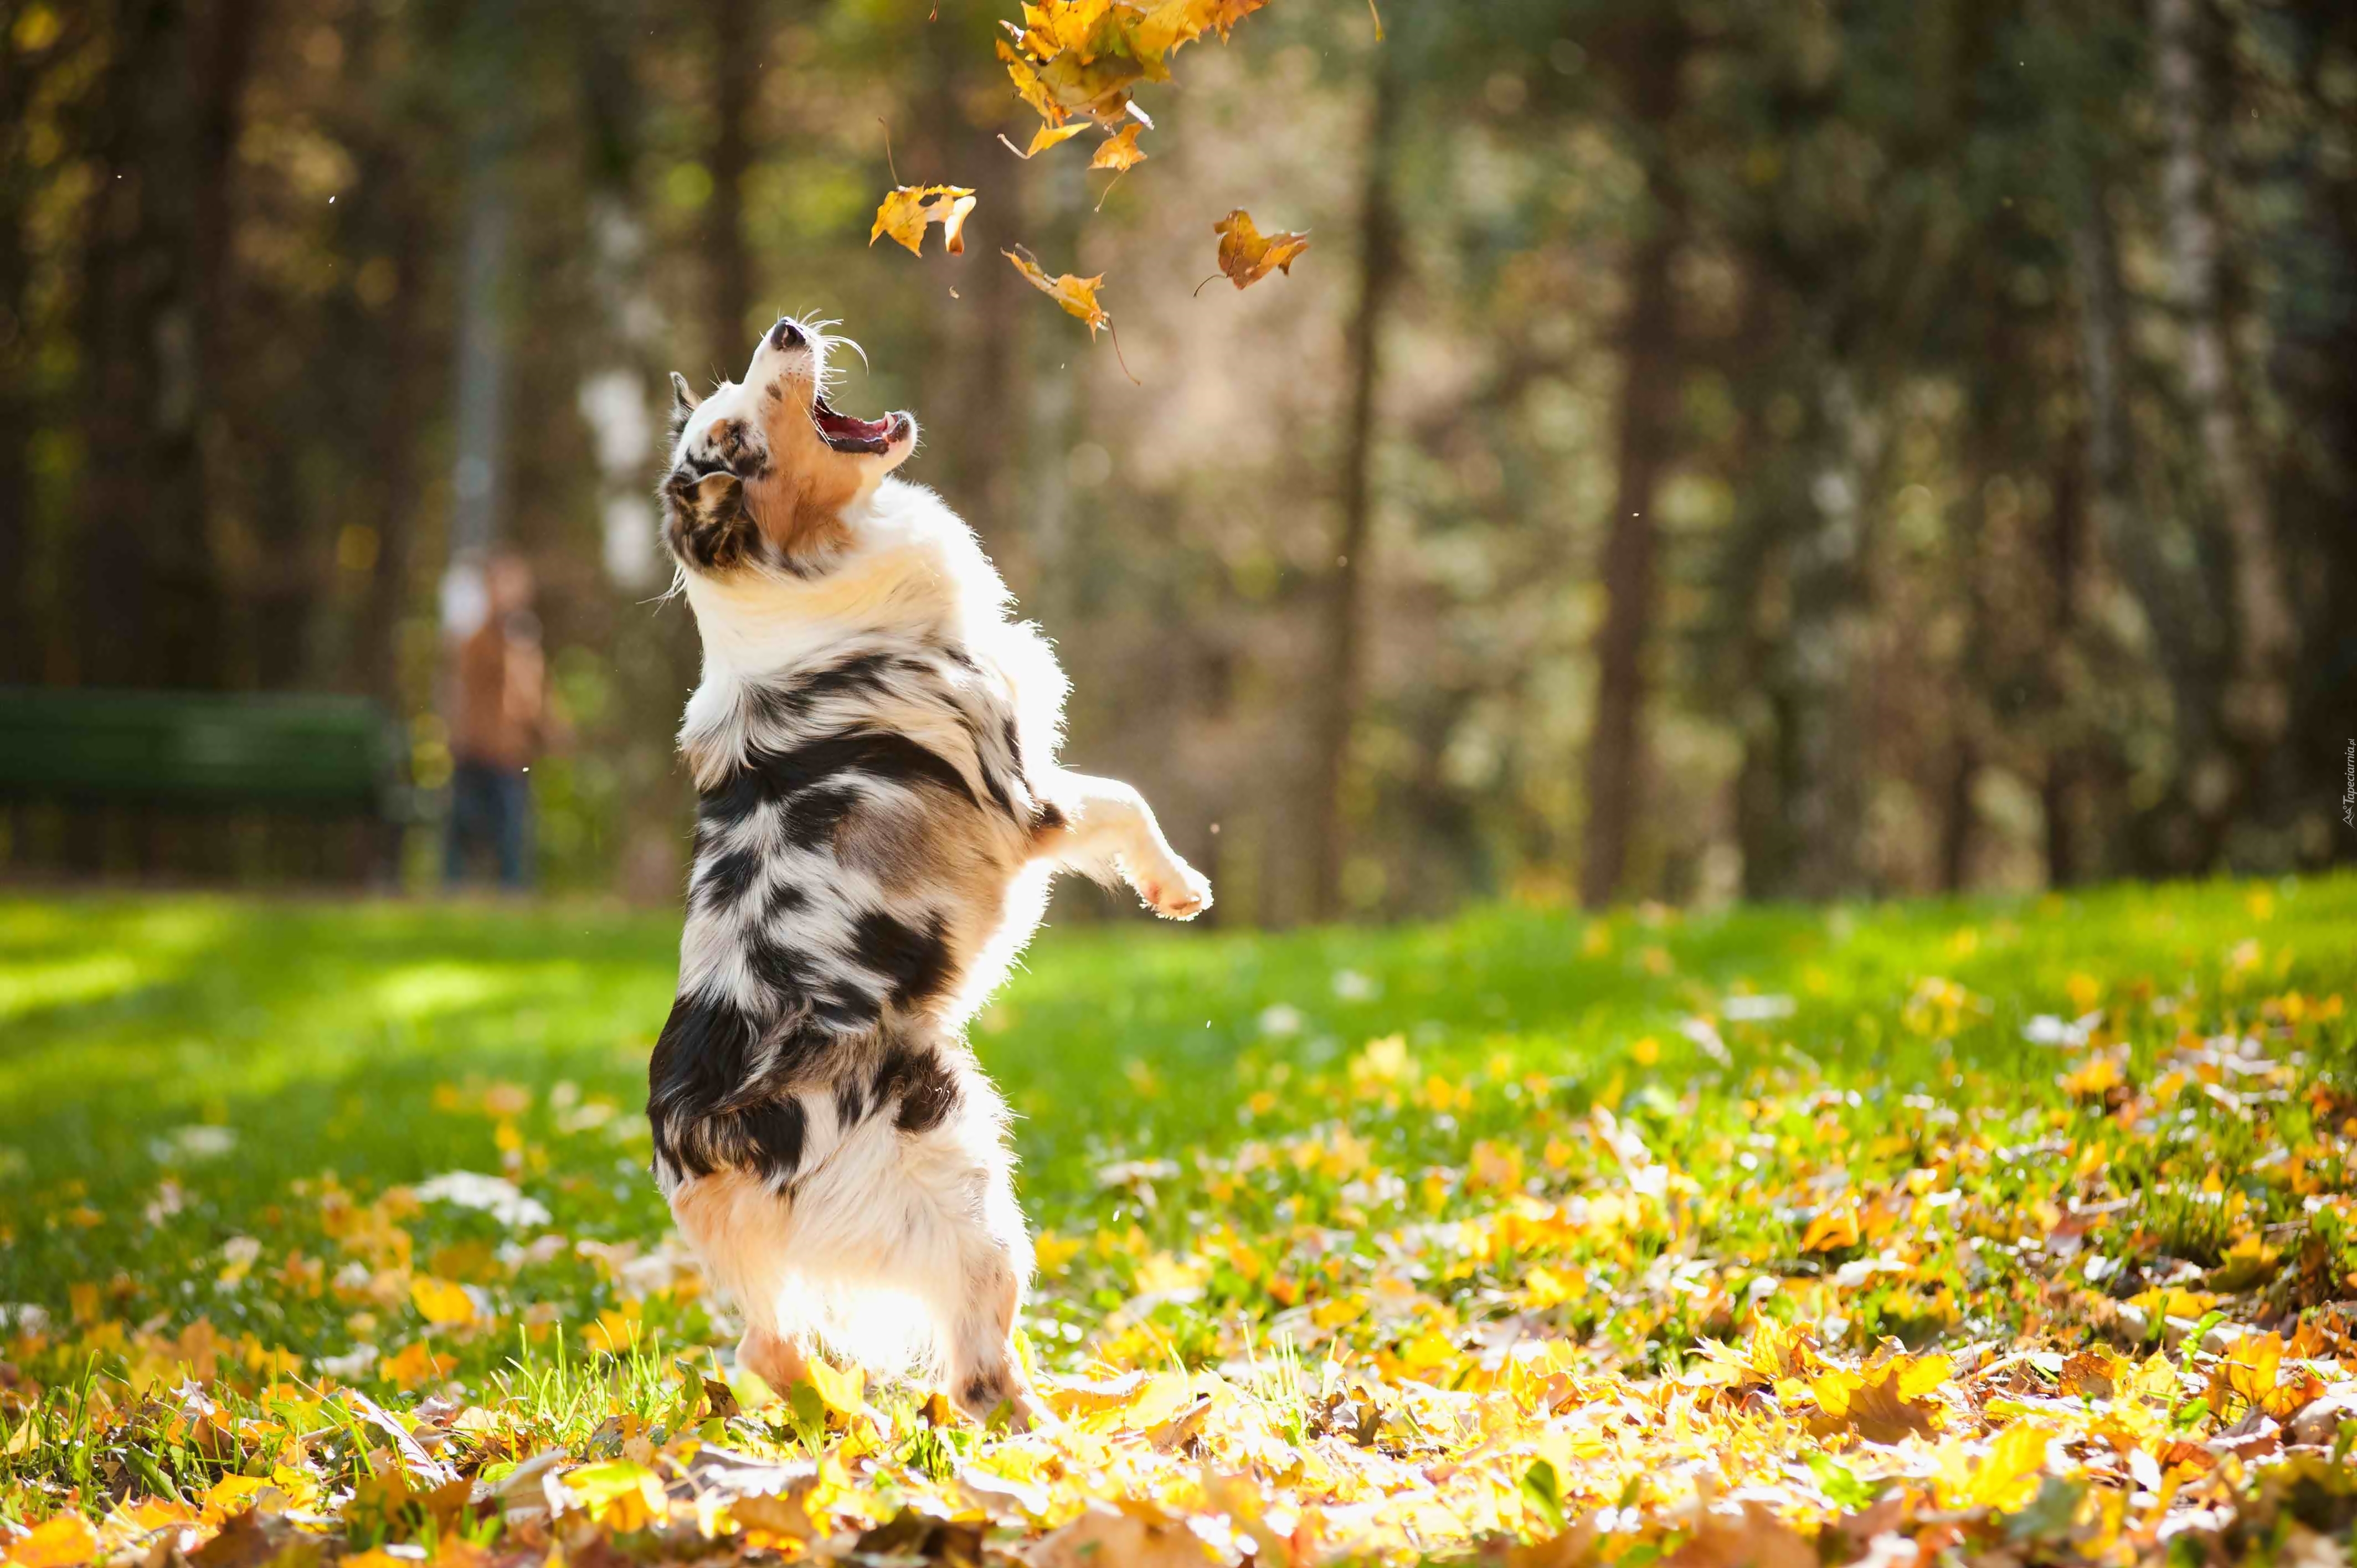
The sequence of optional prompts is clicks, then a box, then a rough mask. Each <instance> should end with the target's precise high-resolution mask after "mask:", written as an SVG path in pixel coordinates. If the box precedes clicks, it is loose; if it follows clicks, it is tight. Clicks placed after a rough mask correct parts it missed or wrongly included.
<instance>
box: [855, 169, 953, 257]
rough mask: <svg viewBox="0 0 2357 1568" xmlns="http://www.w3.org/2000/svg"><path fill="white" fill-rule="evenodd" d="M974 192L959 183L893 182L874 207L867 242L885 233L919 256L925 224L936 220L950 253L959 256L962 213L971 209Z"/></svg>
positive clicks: (874, 241) (874, 240) (922, 250)
mask: <svg viewBox="0 0 2357 1568" xmlns="http://www.w3.org/2000/svg"><path fill="white" fill-rule="evenodd" d="M973 210H974V192H973V191H972V190H971V189H969V188H966V187H964V186H962V185H899V186H895V187H893V188H892V193H891V194H890V195H889V196H887V197H886V198H885V199H883V201H882V202H881V203H880V204H878V205H877V209H876V224H875V227H874V228H872V229H870V230H868V231H867V242H868V243H869V244H871V245H873V244H874V243H876V242H877V240H879V239H881V238H883V237H884V236H885V235H887V234H889V235H890V236H892V238H893V239H895V240H897V241H899V242H900V243H901V244H903V245H906V246H908V247H909V254H911V255H919V256H920V255H922V254H924V241H925V228H926V226H927V225H928V224H932V223H938V224H940V225H941V226H942V241H943V242H945V243H946V244H947V246H948V247H949V252H950V254H951V255H952V256H962V255H963V254H965V219H966V214H967V213H969V212H972V211H973Z"/></svg>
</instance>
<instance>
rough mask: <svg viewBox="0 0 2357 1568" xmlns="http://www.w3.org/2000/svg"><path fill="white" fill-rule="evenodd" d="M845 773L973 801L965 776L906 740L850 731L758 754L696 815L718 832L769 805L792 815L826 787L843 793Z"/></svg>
mask: <svg viewBox="0 0 2357 1568" xmlns="http://www.w3.org/2000/svg"><path fill="white" fill-rule="evenodd" d="M846 773H856V774H860V775H863V776H865V777H866V778H869V779H879V780H881V781H883V782H885V783H888V784H897V785H900V786H902V787H904V788H910V789H913V788H916V787H918V786H920V785H925V786H931V788H934V789H947V790H950V791H952V793H955V794H957V795H960V796H963V798H964V799H966V800H969V801H973V800H974V791H973V790H972V789H968V788H967V787H966V782H965V776H964V775H963V774H962V773H960V772H959V771H958V770H957V769H956V768H953V767H952V766H951V765H950V763H949V762H948V761H947V760H946V759H945V758H943V757H941V756H940V755H939V754H938V753H935V752H932V751H929V750H927V749H926V748H925V747H923V746H920V745H918V744H917V743H916V742H915V741H913V740H910V739H909V737H908V736H904V735H891V734H886V733H882V732H879V731H875V730H847V731H845V732H844V733H843V734H841V735H831V736H826V737H825V738H824V739H822V740H814V741H812V742H810V743H808V744H807V745H804V746H795V747H793V748H792V749H791V750H788V751H769V750H756V751H755V752H754V753H753V755H752V757H750V758H749V759H748V762H747V763H746V765H745V766H744V767H742V768H738V769H737V771H736V772H734V773H732V774H730V775H729V776H728V777H727V779H725V780H723V781H722V782H721V783H719V784H717V785H716V786H714V787H713V788H712V789H706V790H705V791H704V793H703V795H702V797H701V798H700V800H699V802H698V805H697V808H696V813H697V815H698V816H699V817H700V818H701V819H702V820H703V821H704V822H705V823H707V824H709V825H711V826H714V827H731V826H734V825H735V824H737V823H738V822H743V821H744V820H745V819H746V818H747V817H749V816H751V815H752V814H753V813H754V812H755V811H758V810H759V809H760V808H761V807H762V806H763V805H765V804H771V803H775V804H780V805H784V806H785V807H787V809H788V811H789V813H790V814H791V811H792V808H793V805H794V800H795V797H797V796H799V795H802V793H804V792H805V791H807V790H812V789H819V788H822V787H825V786H834V787H835V788H838V789H839V788H840V777H841V776H842V775H844V774H846ZM974 803H975V804H977V805H979V804H980V802H979V801H974ZM830 831H832V830H831V829H830ZM813 842H815V841H813Z"/></svg>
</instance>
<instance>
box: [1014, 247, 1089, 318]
mask: <svg viewBox="0 0 2357 1568" xmlns="http://www.w3.org/2000/svg"><path fill="white" fill-rule="evenodd" d="M1001 253H1002V254H1003V255H1005V256H1006V259H1007V260H1008V261H1010V262H1013V263H1015V270H1016V271H1017V272H1018V273H1021V274H1023V275H1024V276H1025V277H1026V278H1028V279H1029V280H1030V283H1031V286H1032V287H1033V288H1036V289H1038V290H1039V292H1040V293H1041V294H1044V295H1047V296H1048V297H1049V299H1052V300H1054V301H1055V302H1056V303H1057V304H1058V305H1060V306H1063V307H1064V313H1065V314H1066V315H1067V316H1076V317H1080V318H1081V319H1082V321H1085V322H1087V323H1088V324H1089V336H1090V337H1092V338H1093V337H1095V336H1096V335H1097V328H1100V327H1110V326H1112V325H1113V317H1111V316H1109V315H1107V314H1106V312H1105V308H1104V306H1101V305H1099V304H1098V303H1097V285H1099V284H1101V283H1103V282H1104V274H1103V273H1099V274H1097V275H1096V276H1094V277H1092V278H1084V277H1075V276H1074V275H1072V274H1071V273H1064V274H1060V275H1058V276H1056V277H1052V278H1051V277H1049V275H1048V274H1047V272H1046V270H1045V269H1043V268H1042V267H1041V266H1040V265H1039V260H1038V258H1036V257H1034V256H1033V255H1032V254H1031V252H1029V251H1027V250H1025V249H1024V248H1023V247H1022V246H1020V245H1017V247H1015V249H1013V250H1011V251H1006V252H1001Z"/></svg>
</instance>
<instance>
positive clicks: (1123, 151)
mask: <svg viewBox="0 0 2357 1568" xmlns="http://www.w3.org/2000/svg"><path fill="white" fill-rule="evenodd" d="M1142 128H1143V127H1141V126H1139V125H1136V124H1129V125H1125V126H1123V127H1122V129H1121V134H1119V135H1115V136H1108V137H1106V138H1105V139H1104V140H1103V142H1100V143H1099V144H1098V145H1097V156H1094V157H1092V158H1091V159H1090V160H1089V167H1091V168H1109V169H1112V170H1114V171H1115V172H1116V173H1121V172H1125V171H1127V170H1129V169H1133V168H1135V167H1136V166H1138V165H1139V164H1142V163H1144V162H1145V161H1146V155H1145V154H1144V153H1142V152H1140V151H1138V147H1137V133H1138V132H1139V131H1140V130H1141V129H1142Z"/></svg>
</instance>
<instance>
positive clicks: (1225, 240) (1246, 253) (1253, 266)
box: [1211, 207, 1309, 288]
mask: <svg viewBox="0 0 2357 1568" xmlns="http://www.w3.org/2000/svg"><path fill="white" fill-rule="evenodd" d="M1211 231H1212V232H1213V233H1215V234H1217V235H1218V236H1219V237H1220V271H1222V273H1225V274H1227V278H1228V281H1229V282H1230V283H1232V284H1233V285H1236V286H1237V287H1238V288H1249V287H1251V286H1252V285H1254V284H1256V283H1258V282H1260V280H1261V279H1263V278H1265V277H1266V276H1268V274H1269V273H1270V272H1271V271H1275V272H1281V273H1283V274H1286V276H1287V277H1290V276H1292V275H1293V261H1294V258H1295V257H1297V256H1298V255H1300V254H1301V252H1304V251H1306V250H1308V248H1309V236H1308V234H1304V233H1296V232H1294V231H1292V230H1290V229H1278V230H1275V231H1271V232H1269V233H1266V234H1264V233H1262V232H1261V231H1259V229H1257V228H1255V227H1254V224H1253V220H1252V214H1251V213H1249V212H1246V211H1245V210H1244V209H1243V208H1241V207H1239V208H1237V209H1235V210H1234V211H1232V212H1231V213H1229V214H1228V215H1227V216H1226V217H1225V218H1222V219H1221V220H1219V221H1218V222H1217V223H1214V224H1212V225H1211Z"/></svg>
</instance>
